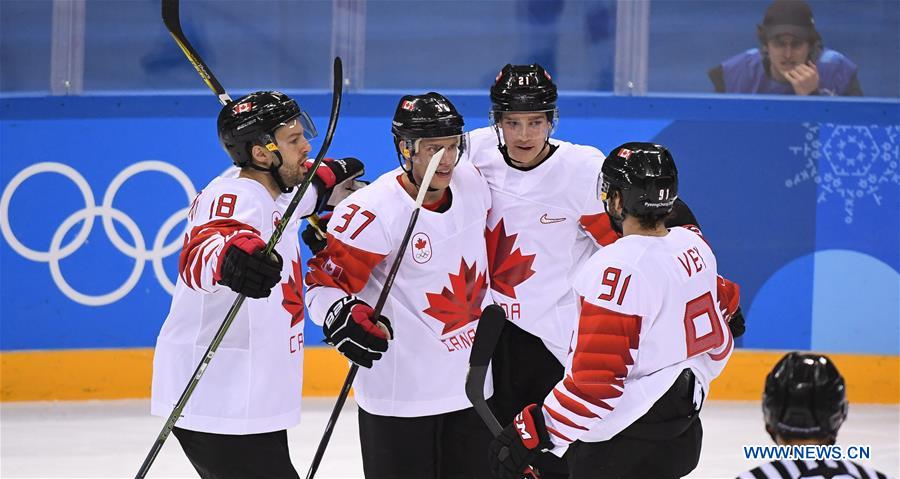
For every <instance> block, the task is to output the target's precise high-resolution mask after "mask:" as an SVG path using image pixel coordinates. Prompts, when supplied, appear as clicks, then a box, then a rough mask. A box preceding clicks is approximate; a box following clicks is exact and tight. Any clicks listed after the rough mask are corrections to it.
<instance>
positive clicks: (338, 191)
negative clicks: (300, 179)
mask: <svg viewBox="0 0 900 479" xmlns="http://www.w3.org/2000/svg"><path fill="white" fill-rule="evenodd" d="M311 166H312V162H311V161H309V162H307V163H306V167H307V168H309V167H311ZM365 172H366V171H365V165H363V164H362V162H361V161H359V160H357V159H356V158H352V157H347V158H341V159H340V160H335V159H332V158H325V160H324V161H322V164H321V165H320V166H319V168H318V169H317V170H316V176H314V177H313V179H312V184H313V186H315V187H316V192H317V193H318V194H319V200H318V202H317V203H316V213H319V212H322V211H326V210H333V209H334V207H335V206H337V204H338V203H340V202H341V200H343V199H344V198H346V197H348V196H350V193H353V192H354V191H356V190H358V189H359V188H362V187H363V186H365V185H366V183H365V182H362V181H355V179H356V178H358V177H360V176H362V175H363V174H364V173H365Z"/></svg>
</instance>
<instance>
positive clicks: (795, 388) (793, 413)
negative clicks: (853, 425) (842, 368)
mask: <svg viewBox="0 0 900 479" xmlns="http://www.w3.org/2000/svg"><path fill="white" fill-rule="evenodd" d="M762 409H763V416H764V417H765V421H766V430H767V431H768V432H769V435H771V436H772V439H773V440H775V436H776V435H778V436H781V437H782V438H785V439H806V438H824V439H827V440H829V441H830V442H831V443H832V444H833V443H834V441H835V439H836V438H837V432H838V429H840V428H841V424H843V423H844V420H845V419H847V391H846V387H845V386H844V377H843V376H841V373H840V372H838V370H837V367H835V365H834V363H833V362H831V360H830V359H828V357H827V356H823V355H819V354H801V353H796V352H793V353H788V354H787V355H785V356H784V357H783V358H781V360H780V361H778V363H777V364H775V367H774V368H773V369H772V372H770V373H769V375H768V376H766V389H765V392H764V393H763V403H762Z"/></svg>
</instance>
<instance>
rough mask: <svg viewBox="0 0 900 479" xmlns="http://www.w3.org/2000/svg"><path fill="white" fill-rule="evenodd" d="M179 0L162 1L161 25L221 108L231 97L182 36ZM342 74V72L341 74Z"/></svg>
mask: <svg viewBox="0 0 900 479" xmlns="http://www.w3.org/2000/svg"><path fill="white" fill-rule="evenodd" d="M179 1H180V0H162V18H163V23H165V24H166V29H168V30H169V33H170V34H172V38H174V39H175V43H177V44H178V46H179V47H180V48H181V51H182V52H184V56H186V57H187V59H188V60H189V61H190V62H191V65H193V66H194V69H195V70H197V74H199V75H200V78H201V79H202V80H203V82H204V83H206V86H208V87H209V89H210V90H212V92H213V93H215V95H216V97H218V98H219V103H221V104H222V106H224V105H227V104H229V103H231V96H230V95H228V92H226V91H225V88H224V87H223V86H222V84H221V83H219V80H218V79H217V78H216V76H215V75H213V72H212V70H210V69H209V67H208V66H206V62H204V61H203V58H200V54H199V53H197V50H194V46H193V45H191V42H189V41H188V39H187V37H186V36H185V35H184V32H183V31H182V30H181V14H180V8H179ZM341 73H342V74H343V72H341ZM318 166H319V164H318V163H316V164H314V166H313V167H312V168H310V169H311V170H313V171H315V169H316V168H318ZM318 220H319V217H318V216H316V215H315V214H312V215H310V216H309V223H310V224H311V225H312V226H313V228H315V229H316V231H318V232H319V234H320V235H321V236H322V237H323V238H324V237H325V232H324V231H322V229H321V227H320V226H319V221H318Z"/></svg>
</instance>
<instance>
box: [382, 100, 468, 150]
mask: <svg viewBox="0 0 900 479" xmlns="http://www.w3.org/2000/svg"><path fill="white" fill-rule="evenodd" d="M463 125H464V122H463V117H462V115H460V114H459V112H458V111H456V107H455V106H453V103H451V102H450V100H448V99H447V97H445V96H444V95H441V94H440V93H435V92H429V93H426V94H424V95H404V96H403V98H401V99H400V103H398V104H397V110H396V111H395V112H394V119H393V121H392V122H391V132H393V133H394V136H395V137H397V138H402V139H405V140H415V139H419V138H442V137H447V136H456V135H462V134H463Z"/></svg>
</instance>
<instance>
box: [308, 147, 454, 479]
mask: <svg viewBox="0 0 900 479" xmlns="http://www.w3.org/2000/svg"><path fill="white" fill-rule="evenodd" d="M443 154H444V149H443V148H441V149H440V150H438V152H437V153H435V154H434V155H433V156H432V157H431V159H430V160H428V167H427V168H426V169H425V176H424V177H423V178H422V185H421V186H419V193H418V195H416V208H415V209H414V210H413V212H412V215H410V217H409V224H408V225H407V226H406V233H404V234H403V242H401V243H400V249H399V250H398V251H397V257H396V258H395V259H394V264H392V265H391V270H390V272H388V275H387V279H386V280H385V282H384V288H383V289H382V290H381V294H380V295H379V296H378V302H377V303H375V310H374V312H373V313H372V317H373V318H377V317H378V316H379V315H381V310H382V309H384V303H386V302H387V298H388V294H390V292H391V287H392V286H394V278H395V277H396V276H397V270H399V269H400V262H401V261H403V256H404V255H405V254H406V245H407V244H409V238H410V237H411V236H412V232H413V228H415V227H416V221H418V219H419V211H421V210H422V203H423V202H424V201H425V194H426V193H428V186H429V185H431V178H432V177H433V176H434V172H435V170H437V166H438V163H440V160H441V156H443ZM357 371H359V365H358V364H356V363H353V364H352V365H350V371H348V372H347V379H345V380H344V385H343V386H342V387H341V392H340V394H338V398H337V401H335V403H334V409H332V410H331V416H330V417H329V418H328V424H326V425H325V432H324V433H323V434H322V439H321V440H320V441H319V447H318V448H317V449H316V455H315V456H314V457H313V461H312V464H310V466H309V471H308V472H307V473H306V479H313V477H315V475H316V471H318V470H319V464H320V463H321V462H322V456H324V455H325V448H327V447H328V441H329V440H330V439H331V433H333V432H334V426H335V424H337V419H338V416H339V415H340V414H341V410H342V409H343V407H344V402H346V401H347V395H349V394H350V387H351V386H353V379H354V378H356V373H357Z"/></svg>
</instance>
